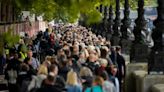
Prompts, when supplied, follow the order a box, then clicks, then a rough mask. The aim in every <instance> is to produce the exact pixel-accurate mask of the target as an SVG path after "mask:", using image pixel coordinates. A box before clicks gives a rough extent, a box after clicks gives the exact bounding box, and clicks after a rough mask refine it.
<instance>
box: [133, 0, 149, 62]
mask: <svg viewBox="0 0 164 92" xmlns="http://www.w3.org/2000/svg"><path fill="white" fill-rule="evenodd" d="M135 23H136V26H135V27H134V30H133V33H134V36H135V40H134V41H133V43H132V46H131V51H130V60H131V62H148V59H147V57H148V54H149V52H148V51H149V49H148V45H147V43H146V38H145V34H144V33H145V32H147V30H146V24H147V23H146V20H145V17H144V0H139V1H138V17H137V19H136V20H135Z"/></svg>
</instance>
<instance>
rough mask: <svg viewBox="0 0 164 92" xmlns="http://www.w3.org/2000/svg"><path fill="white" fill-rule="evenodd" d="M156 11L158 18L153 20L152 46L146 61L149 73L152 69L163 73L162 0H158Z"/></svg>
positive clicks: (163, 18)
mask: <svg viewBox="0 0 164 92" xmlns="http://www.w3.org/2000/svg"><path fill="white" fill-rule="evenodd" d="M157 11H158V18H157V19H156V20H155V21H154V25H155V29H153V33H152V38H153V41H154V46H153V48H152V51H151V54H150V58H149V62H148V72H149V74H151V73H152V72H154V71H155V72H158V73H160V72H161V73H163V74H164V51H163V49H164V0H158V7H157Z"/></svg>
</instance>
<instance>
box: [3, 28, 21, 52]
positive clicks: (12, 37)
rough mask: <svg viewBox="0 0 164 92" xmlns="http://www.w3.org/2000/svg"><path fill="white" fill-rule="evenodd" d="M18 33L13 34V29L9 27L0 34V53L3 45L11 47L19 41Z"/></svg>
mask: <svg viewBox="0 0 164 92" xmlns="http://www.w3.org/2000/svg"><path fill="white" fill-rule="evenodd" d="M19 39H20V37H19V35H16V34H13V30H12V29H9V30H8V31H7V32H4V33H2V34H0V55H2V54H3V52H4V45H5V44H7V45H8V47H10V48H11V47H13V46H14V45H15V44H16V43H18V42H19Z"/></svg>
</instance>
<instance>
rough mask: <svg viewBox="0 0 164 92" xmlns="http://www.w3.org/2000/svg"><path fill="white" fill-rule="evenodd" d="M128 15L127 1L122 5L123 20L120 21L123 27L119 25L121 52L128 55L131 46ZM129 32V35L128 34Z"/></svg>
mask: <svg viewBox="0 0 164 92" xmlns="http://www.w3.org/2000/svg"><path fill="white" fill-rule="evenodd" d="M129 14H130V9H129V0H125V4H124V18H123V20H122V23H123V25H121V33H122V36H121V41H120V43H121V47H122V52H123V53H124V54H129V53H130V46H131V40H130V36H132V32H131V27H130V25H131V19H130V17H129ZM128 32H129V33H128Z"/></svg>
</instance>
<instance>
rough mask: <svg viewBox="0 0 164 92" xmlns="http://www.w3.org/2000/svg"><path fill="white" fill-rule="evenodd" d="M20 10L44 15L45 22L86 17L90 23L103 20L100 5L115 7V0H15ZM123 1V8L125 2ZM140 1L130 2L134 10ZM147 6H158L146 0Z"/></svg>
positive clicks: (153, 0) (154, 1)
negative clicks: (99, 10)
mask: <svg viewBox="0 0 164 92" xmlns="http://www.w3.org/2000/svg"><path fill="white" fill-rule="evenodd" d="M13 1H15V4H16V6H17V8H18V9H19V10H29V11H31V12H32V13H35V14H36V15H43V17H44V19H45V20H48V21H50V20H52V19H56V20H59V19H61V20H63V21H68V22H74V21H76V20H77V19H78V18H79V17H80V15H85V16H86V17H87V18H86V19H87V21H88V23H92V22H98V21H100V20H101V14H100V13H99V12H98V11H97V10H96V7H98V6H99V5H100V4H103V5H107V6H109V5H113V7H114V6H115V0H13ZM120 1H121V6H122V7H123V4H124V0H120ZM137 1H138V0H129V3H130V7H131V8H132V9H136V8H137ZM145 5H146V6H147V5H156V0H145Z"/></svg>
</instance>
